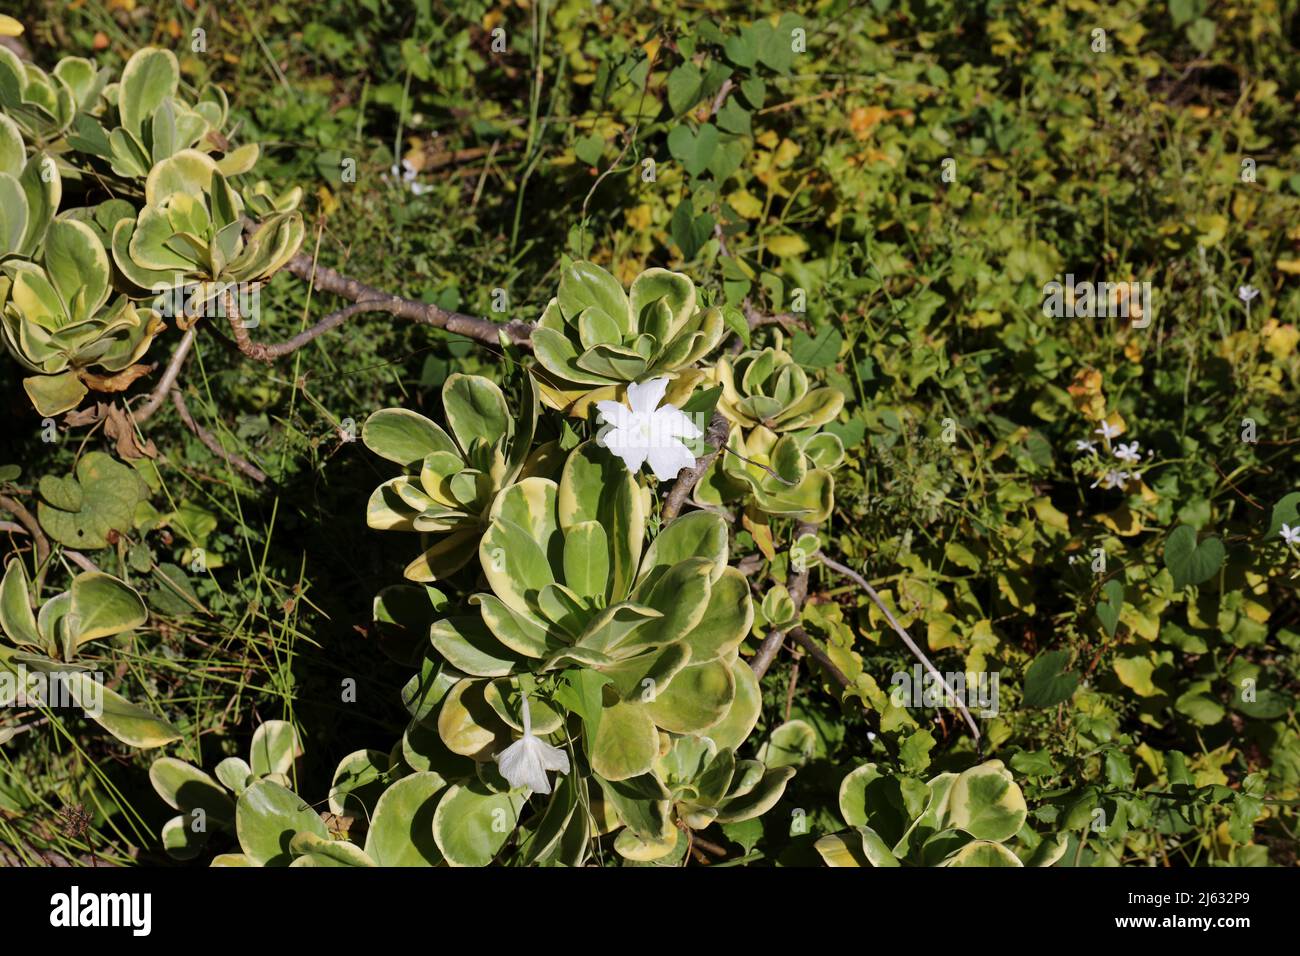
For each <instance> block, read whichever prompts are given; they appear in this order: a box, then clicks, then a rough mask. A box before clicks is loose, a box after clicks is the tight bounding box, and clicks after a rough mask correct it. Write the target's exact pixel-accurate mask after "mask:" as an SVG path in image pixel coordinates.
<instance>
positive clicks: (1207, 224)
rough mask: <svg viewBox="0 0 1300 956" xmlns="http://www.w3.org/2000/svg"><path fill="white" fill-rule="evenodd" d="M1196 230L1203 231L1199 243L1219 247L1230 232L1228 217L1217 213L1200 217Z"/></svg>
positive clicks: (1198, 238) (1197, 238)
mask: <svg viewBox="0 0 1300 956" xmlns="http://www.w3.org/2000/svg"><path fill="white" fill-rule="evenodd" d="M1196 228H1197V229H1199V230H1201V234H1200V235H1199V236H1197V237H1196V241H1197V243H1199V244H1200V245H1202V246H1217V245H1218V244H1219V243H1220V242H1222V241H1223V237H1224V234H1225V233H1227V231H1228V217H1227V216H1221V215H1218V214H1217V213H1216V214H1214V215H1212V216H1200V217H1198V218H1197V220H1196ZM1279 265H1280V263H1279Z"/></svg>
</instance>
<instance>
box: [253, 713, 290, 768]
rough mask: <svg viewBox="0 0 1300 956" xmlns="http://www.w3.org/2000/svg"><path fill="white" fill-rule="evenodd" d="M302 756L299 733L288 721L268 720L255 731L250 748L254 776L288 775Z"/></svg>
mask: <svg viewBox="0 0 1300 956" xmlns="http://www.w3.org/2000/svg"><path fill="white" fill-rule="evenodd" d="M301 756H302V743H301V741H300V740H299V739H298V731H297V730H296V729H294V726H293V724H291V723H289V722H288V721H287V720H268V721H265V722H264V723H263V724H262V725H261V726H260V727H258V728H257V730H255V731H253V742H252V744H251V746H250V747H249V763H250V765H251V766H252V770H253V776H255V777H265V776H268V775H269V774H284V775H287V774H288V773H289V772H290V771H291V770H292V769H293V762H294V761H295V760H297V759H298V758H299V757H301Z"/></svg>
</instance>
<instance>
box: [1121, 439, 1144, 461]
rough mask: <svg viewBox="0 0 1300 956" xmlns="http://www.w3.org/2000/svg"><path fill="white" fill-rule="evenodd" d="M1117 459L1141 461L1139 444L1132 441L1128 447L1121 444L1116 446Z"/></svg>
mask: <svg viewBox="0 0 1300 956" xmlns="http://www.w3.org/2000/svg"><path fill="white" fill-rule="evenodd" d="M1115 457H1116V458H1118V459H1119V460H1120V461H1141V460H1142V453H1141V452H1140V451H1138V443H1137V442H1135V441H1131V442H1129V443H1128V444H1127V445H1125V444H1124V443H1123V442H1120V443H1119V444H1118V445H1116V446H1115Z"/></svg>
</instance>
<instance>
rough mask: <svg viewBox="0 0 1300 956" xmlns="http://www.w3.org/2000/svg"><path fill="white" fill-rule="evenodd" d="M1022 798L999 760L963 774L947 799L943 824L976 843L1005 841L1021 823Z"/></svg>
mask: <svg viewBox="0 0 1300 956" xmlns="http://www.w3.org/2000/svg"><path fill="white" fill-rule="evenodd" d="M1027 814H1028V810H1027V808H1026V807H1025V797H1024V794H1022V793H1021V792H1020V787H1019V786H1017V785H1016V782H1015V780H1014V778H1012V776H1011V772H1010V771H1009V770H1007V769H1006V767H1004V766H1003V765H1002V761H1000V760H989V761H987V762H985V763H982V764H980V765H978V766H976V767H971V768H970V769H969V770H966V771H963V772H962V773H961V774H960V775H958V777H957V779H956V780H955V781H954V782H953V785H952V791H951V792H950V793H949V795H948V806H947V816H946V824H947V825H948V826H952V827H957V828H958V829H961V830H965V831H966V832H967V833H969V834H970V835H971V836H973V837H975V838H976V839H977V840H994V841H1000V840H1009V839H1011V837H1013V836H1015V834H1016V831H1018V830H1019V829H1020V828H1021V827H1022V826H1023V825H1024V823H1025V818H1026V816H1027Z"/></svg>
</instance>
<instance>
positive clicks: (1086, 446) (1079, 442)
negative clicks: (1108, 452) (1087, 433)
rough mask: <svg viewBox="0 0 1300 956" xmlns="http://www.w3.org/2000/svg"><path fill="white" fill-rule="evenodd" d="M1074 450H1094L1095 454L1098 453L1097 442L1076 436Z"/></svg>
mask: <svg viewBox="0 0 1300 956" xmlns="http://www.w3.org/2000/svg"><path fill="white" fill-rule="evenodd" d="M1074 450H1075V451H1087V452H1092V453H1093V454H1094V455H1095V454H1097V443H1096V442H1095V441H1088V440H1086V439H1083V438H1076V439H1075V440H1074Z"/></svg>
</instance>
